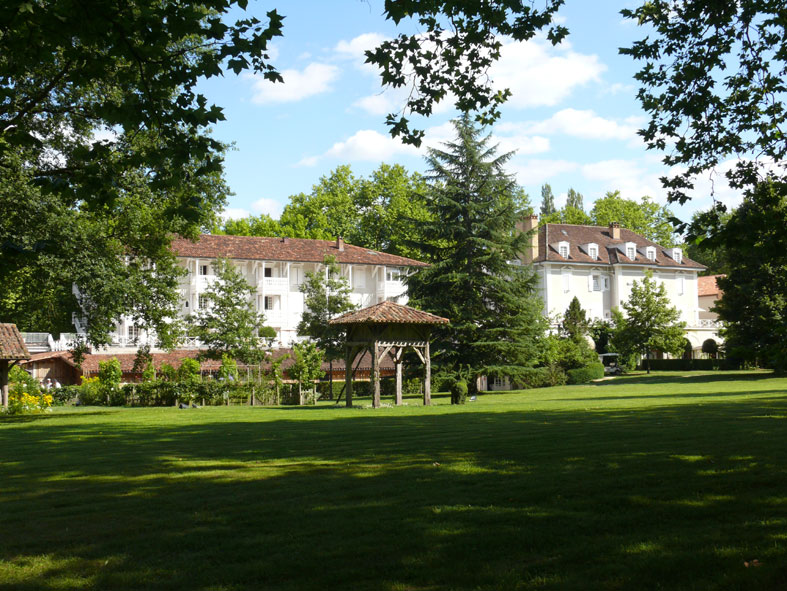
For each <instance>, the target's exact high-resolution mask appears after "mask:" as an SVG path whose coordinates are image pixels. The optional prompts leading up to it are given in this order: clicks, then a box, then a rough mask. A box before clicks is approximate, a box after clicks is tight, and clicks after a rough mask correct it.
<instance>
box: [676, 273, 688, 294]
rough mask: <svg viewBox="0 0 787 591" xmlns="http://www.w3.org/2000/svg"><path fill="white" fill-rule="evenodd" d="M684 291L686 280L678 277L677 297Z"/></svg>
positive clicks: (680, 276) (681, 276)
mask: <svg viewBox="0 0 787 591" xmlns="http://www.w3.org/2000/svg"><path fill="white" fill-rule="evenodd" d="M685 290H686V278H685V277H684V276H683V275H678V295H683V294H684V292H685Z"/></svg>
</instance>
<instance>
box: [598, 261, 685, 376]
mask: <svg viewBox="0 0 787 591" xmlns="http://www.w3.org/2000/svg"><path fill="white" fill-rule="evenodd" d="M623 312H625V314H624V313H622V312H621V311H620V310H619V309H617V308H615V309H614V310H613V311H612V314H613V323H614V325H615V328H614V331H613V334H612V344H613V346H614V348H615V350H616V351H617V352H619V353H623V354H624V355H626V354H631V353H636V354H638V355H640V356H641V357H642V358H643V363H644V364H645V367H646V368H647V371H648V373H650V363H649V357H650V353H651V351H661V352H663V353H670V354H673V355H677V354H679V353H681V352H682V351H683V347H684V340H685V339H684V336H683V335H684V333H685V328H686V323H685V322H682V321H681V320H680V312H679V311H678V310H677V308H675V307H674V306H671V305H670V299H669V296H668V295H667V288H666V287H665V286H664V284H663V283H659V282H658V281H656V280H655V279H653V273H652V272H651V271H650V270H648V271H646V272H645V277H643V278H642V280H641V281H634V282H633V283H632V286H631V294H630V295H629V299H628V300H627V301H625V302H623Z"/></svg>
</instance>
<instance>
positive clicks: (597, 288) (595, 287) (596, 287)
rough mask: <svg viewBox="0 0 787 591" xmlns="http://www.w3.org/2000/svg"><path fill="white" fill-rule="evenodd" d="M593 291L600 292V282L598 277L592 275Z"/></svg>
mask: <svg viewBox="0 0 787 591" xmlns="http://www.w3.org/2000/svg"><path fill="white" fill-rule="evenodd" d="M593 291H601V282H600V281H599V276H598V275H593Z"/></svg>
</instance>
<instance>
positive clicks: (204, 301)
mask: <svg viewBox="0 0 787 591" xmlns="http://www.w3.org/2000/svg"><path fill="white" fill-rule="evenodd" d="M209 303H210V300H209V299H208V296H206V295H204V294H201V295H200V296H199V309H200V310H204V309H205V308H207V307H208V304H209Z"/></svg>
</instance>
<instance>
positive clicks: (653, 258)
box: [518, 215, 722, 353]
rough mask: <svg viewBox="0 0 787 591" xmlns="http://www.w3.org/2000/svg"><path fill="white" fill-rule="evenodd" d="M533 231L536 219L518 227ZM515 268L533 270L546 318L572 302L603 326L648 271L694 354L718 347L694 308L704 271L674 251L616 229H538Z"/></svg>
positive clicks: (713, 330) (711, 328)
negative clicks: (711, 345) (681, 324)
mask: <svg viewBox="0 0 787 591" xmlns="http://www.w3.org/2000/svg"><path fill="white" fill-rule="evenodd" d="M537 226H538V216H537V215H532V216H529V217H528V218H526V219H525V220H524V221H523V222H521V223H520V224H519V225H518V227H519V229H520V230H522V231H525V232H527V231H530V230H532V229H533V228H536V227H537ZM521 263H523V264H530V263H532V264H533V267H534V270H535V272H536V274H537V276H538V285H539V289H540V292H541V299H542V300H543V301H544V314H546V315H547V316H549V317H556V316H557V315H559V314H563V313H565V311H566V309H567V308H568V306H569V304H570V303H571V300H572V299H573V298H574V296H576V297H577V298H578V299H579V302H580V304H582V308H583V309H585V310H586V311H587V313H588V316H589V317H590V318H593V319H602V320H609V319H610V318H611V315H612V309H613V308H616V307H618V308H622V304H623V302H625V301H627V300H628V299H629V297H630V295H631V285H632V283H633V282H634V281H641V280H642V279H643V278H644V277H645V272H646V271H647V270H650V271H651V272H652V273H653V278H654V279H655V280H656V281H658V282H660V283H662V284H663V285H664V286H665V287H666V290H667V295H668V296H669V298H670V300H671V304H672V305H673V306H674V307H675V308H677V309H678V310H679V311H680V313H681V320H683V321H684V322H686V327H687V328H686V338H687V339H688V340H689V342H690V343H691V346H692V349H693V350H694V352H695V353H697V352H699V351H700V350H701V348H702V343H703V342H704V341H705V340H707V339H714V340H715V341H716V342H717V343H720V342H721V341H722V339H721V338H720V337H719V335H718V332H717V330H718V323H717V322H716V320H715V319H713V318H709V317H708V315H707V314H706V313H705V312H706V310H705V309H703V308H701V307H700V302H699V297H698V287H697V276H698V273H699V272H700V271H703V270H704V269H705V267H704V266H702V265H701V264H699V263H697V262H695V261H692V260H691V259H689V258H687V257H686V256H684V255H683V252H682V251H681V249H680V248H665V247H662V246H659V245H658V244H656V243H655V242H652V241H650V240H648V239H646V238H644V237H643V236H640V235H639V234H636V233H635V232H632V231H631V230H627V229H625V228H621V227H620V225H619V224H617V223H612V224H610V225H609V227H603V226H578V225H571V224H544V225H542V226H541V227H540V228H538V230H537V231H536V232H534V233H533V234H532V235H531V240H530V244H529V245H528V248H527V249H526V251H525V253H524V255H523V257H522V260H521Z"/></svg>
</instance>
